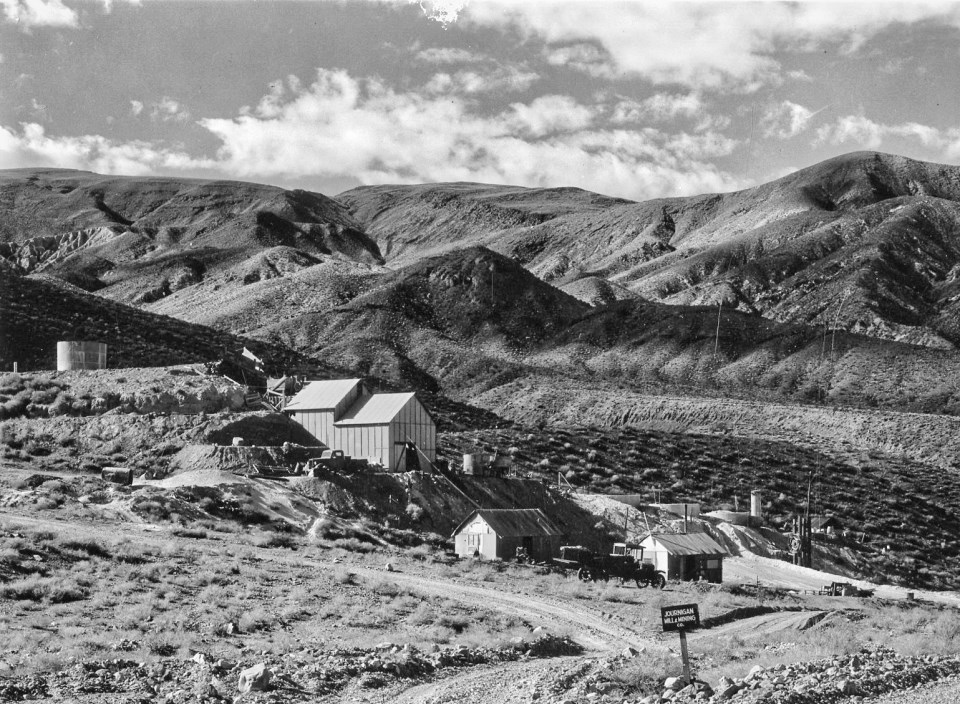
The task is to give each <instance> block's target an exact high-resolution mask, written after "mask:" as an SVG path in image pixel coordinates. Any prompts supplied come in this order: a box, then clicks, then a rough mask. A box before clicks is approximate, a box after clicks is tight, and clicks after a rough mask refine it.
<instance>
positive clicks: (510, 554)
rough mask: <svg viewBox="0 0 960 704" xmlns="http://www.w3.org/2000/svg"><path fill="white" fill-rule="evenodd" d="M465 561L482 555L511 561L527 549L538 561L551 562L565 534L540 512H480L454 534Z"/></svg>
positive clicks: (515, 510)
mask: <svg viewBox="0 0 960 704" xmlns="http://www.w3.org/2000/svg"><path fill="white" fill-rule="evenodd" d="M453 541H454V549H455V550H456V552H457V554H458V555H460V556H461V557H469V556H471V555H474V554H476V555H481V556H483V557H486V558H490V559H493V558H500V559H502V560H509V559H512V558H514V557H516V554H517V548H524V549H526V551H527V554H528V555H529V556H530V557H532V558H534V559H535V560H549V559H550V558H551V557H553V556H554V555H556V554H557V552H558V551H559V549H560V545H561V544H562V543H563V532H562V531H561V530H560V529H559V528H558V527H557V526H556V525H555V524H554V523H553V522H552V521H551V520H550V519H549V518H547V516H546V514H545V513H544V512H543V511H541V510H540V509H538V508H515V509H477V510H476V511H474V512H473V513H471V514H470V515H469V516H467V517H466V518H465V519H463V521H461V522H460V525H458V526H457V527H456V528H454V530H453Z"/></svg>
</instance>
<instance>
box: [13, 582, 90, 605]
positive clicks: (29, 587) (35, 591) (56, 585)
mask: <svg viewBox="0 0 960 704" xmlns="http://www.w3.org/2000/svg"><path fill="white" fill-rule="evenodd" d="M86 597H87V591H86V589H84V588H83V587H82V586H81V585H80V584H79V583H78V582H76V581H74V580H72V579H64V578H57V577H29V578H27V579H21V580H17V581H14V582H10V583H8V584H5V585H3V586H0V598H3V599H13V600H17V601H35V602H38V603H46V604H62V603H65V602H68V601H79V600H80V599H85V598H86Z"/></svg>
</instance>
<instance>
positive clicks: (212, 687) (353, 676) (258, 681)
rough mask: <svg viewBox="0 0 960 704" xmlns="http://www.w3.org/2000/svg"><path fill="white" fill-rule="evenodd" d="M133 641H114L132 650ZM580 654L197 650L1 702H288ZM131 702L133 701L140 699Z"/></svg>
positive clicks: (119, 663)
mask: <svg viewBox="0 0 960 704" xmlns="http://www.w3.org/2000/svg"><path fill="white" fill-rule="evenodd" d="M136 646H137V644H136V643H132V642H124V643H120V644H117V646H116V647H117V649H118V650H130V649H132V648H135V647H136ZM581 652H583V649H582V647H581V646H579V645H577V644H576V643H574V642H573V641H571V640H570V639H569V638H567V637H565V636H554V635H544V636H541V637H539V638H537V639H535V640H532V641H523V640H517V641H516V642H514V643H512V644H510V645H508V646H505V647H502V648H468V647H467V646H464V645H459V646H454V647H451V648H443V649H440V648H437V649H436V650H435V651H433V652H424V651H422V650H419V649H418V648H416V647H414V646H412V645H409V644H407V645H394V644H392V643H381V644H380V645H378V646H376V647H375V648H371V649H359V648H351V649H337V650H331V651H323V650H319V649H309V648H305V649H303V650H301V651H300V652H298V653H294V654H292V655H288V656H285V657H280V656H275V657H268V658H266V659H265V660H264V661H261V662H257V663H255V664H253V665H252V666H251V665H249V664H247V665H245V664H244V663H242V662H233V661H228V660H223V659H214V658H213V657H212V656H208V655H206V654H204V653H195V654H194V655H193V657H192V658H191V659H189V660H183V659H175V658H169V657H168V658H164V659H162V660H160V661H158V662H152V663H148V662H137V661H135V660H129V659H123V658H118V659H112V660H96V661H87V662H78V663H76V664H74V665H71V666H70V667H67V668H65V669H64V670H61V671H59V672H56V673H50V674H49V675H21V676H17V675H16V674H15V673H14V674H13V675H12V676H10V677H2V676H0V701H26V700H32V699H41V698H48V697H49V698H53V699H56V700H58V701H64V700H68V699H72V698H75V697H76V696H78V695H83V694H92V693H125V694H137V695H141V697H142V699H140V700H142V701H155V700H156V699H162V700H163V701H165V702H167V703H168V704H185V703H186V702H191V703H193V702H201V703H204V702H205V703H207V704H212V703H214V702H221V701H233V700H234V699H235V697H236V696H237V694H238V693H241V694H246V693H249V692H258V691H260V692H270V693H271V696H272V695H273V694H276V693H278V692H282V693H283V697H284V698H283V701H289V700H290V698H295V697H294V695H296V694H300V695H303V698H304V699H307V700H312V699H313V698H315V697H316V696H317V695H318V694H323V693H329V692H336V691H339V690H341V689H343V688H344V687H346V686H347V685H348V684H349V683H350V682H352V681H353V680H357V684H358V685H359V686H360V687H364V688H368V689H374V688H381V687H385V686H388V685H389V684H392V683H393V682H395V681H396V680H397V679H407V680H411V679H419V678H423V677H428V676H430V675H432V674H434V673H436V672H437V671H439V670H441V669H444V668H451V667H465V666H470V665H480V664H490V663H499V662H510V661H514V660H520V659H522V658H529V657H555V656H559V655H576V654H579V653H581ZM140 700H134V701H140Z"/></svg>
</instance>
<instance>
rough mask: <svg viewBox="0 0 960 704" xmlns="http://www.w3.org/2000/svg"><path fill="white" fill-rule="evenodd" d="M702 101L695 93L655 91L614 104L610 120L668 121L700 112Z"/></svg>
mask: <svg viewBox="0 0 960 704" xmlns="http://www.w3.org/2000/svg"><path fill="white" fill-rule="evenodd" d="M702 111H703V102H702V101H701V100H700V96H698V95H697V94H696V93H687V94H673V93H656V94H655V95H651V96H650V97H649V98H646V99H645V100H642V101H639V102H637V101H635V100H622V101H620V102H619V103H617V105H616V106H614V110H613V115H612V116H611V118H610V119H611V120H612V121H613V122H615V123H617V124H621V125H622V124H630V123H643V122H668V121H671V120H675V119H677V118H678V117H688V118H690V117H695V116H697V115H699V114H700V113H702Z"/></svg>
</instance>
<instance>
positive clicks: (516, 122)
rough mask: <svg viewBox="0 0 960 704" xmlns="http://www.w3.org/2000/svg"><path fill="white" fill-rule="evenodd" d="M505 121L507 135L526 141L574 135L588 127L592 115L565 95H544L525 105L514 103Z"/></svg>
mask: <svg viewBox="0 0 960 704" xmlns="http://www.w3.org/2000/svg"><path fill="white" fill-rule="evenodd" d="M510 109H511V110H512V111H513V115H510V116H508V117H507V124H508V126H509V127H510V128H511V131H512V132H514V133H517V134H521V135H523V136H527V137H534V138H537V137H544V136H546V135H549V134H557V133H562V132H576V131H579V130H583V129H585V128H587V127H589V126H590V123H591V122H593V119H594V117H595V111H594V110H592V109H590V108H588V107H585V106H583V105H580V104H579V103H577V101H575V100H574V99H573V98H571V97H569V96H567V95H544V96H542V97H540V98H537V99H536V100H534V101H533V102H531V103H530V104H529V105H525V104H524V103H514V104H513V105H511V106H510Z"/></svg>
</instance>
